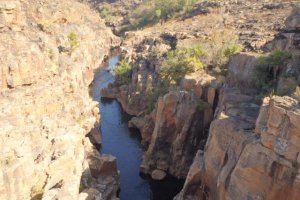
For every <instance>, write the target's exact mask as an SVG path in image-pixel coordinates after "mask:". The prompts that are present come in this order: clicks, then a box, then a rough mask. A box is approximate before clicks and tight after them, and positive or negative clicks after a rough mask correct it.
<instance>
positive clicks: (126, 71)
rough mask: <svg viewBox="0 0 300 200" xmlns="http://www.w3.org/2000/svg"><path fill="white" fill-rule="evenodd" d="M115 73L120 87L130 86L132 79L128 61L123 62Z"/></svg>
mask: <svg viewBox="0 0 300 200" xmlns="http://www.w3.org/2000/svg"><path fill="white" fill-rule="evenodd" d="M113 71H114V73H115V75H116V78H117V82H118V83H119V84H120V85H126V84H129V82H130V78H131V66H130V64H129V62H128V61H127V60H121V61H120V62H119V63H118V65H117V66H116V68H115V69H114V70H113Z"/></svg>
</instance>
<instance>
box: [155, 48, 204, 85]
mask: <svg viewBox="0 0 300 200" xmlns="http://www.w3.org/2000/svg"><path fill="white" fill-rule="evenodd" d="M203 55H204V52H203V50H202V48H201V47H200V46H197V47H193V48H181V49H177V50H174V51H170V52H169V53H168V54H167V59H166V60H165V61H163V63H162V66H161V71H160V76H161V78H162V80H163V81H164V82H166V84H169V85H170V84H174V83H175V84H176V85H178V84H179V83H180V81H181V79H182V78H183V77H184V76H185V75H188V74H191V73H193V72H195V71H198V70H202V69H203V64H202V62H201V58H202V56H203Z"/></svg>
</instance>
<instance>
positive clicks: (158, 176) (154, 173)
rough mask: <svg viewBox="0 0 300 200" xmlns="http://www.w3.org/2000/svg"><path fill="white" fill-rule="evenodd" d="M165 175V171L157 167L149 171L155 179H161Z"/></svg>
mask: <svg viewBox="0 0 300 200" xmlns="http://www.w3.org/2000/svg"><path fill="white" fill-rule="evenodd" d="M166 176H167V174H166V172H165V171H163V170H159V169H155V170H153V171H152V173H151V178H152V179H154V180H157V181H161V180H163V179H164V178H165V177H166Z"/></svg>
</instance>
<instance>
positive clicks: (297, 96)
mask: <svg viewBox="0 0 300 200" xmlns="http://www.w3.org/2000/svg"><path fill="white" fill-rule="evenodd" d="M292 97H293V98H295V99H297V100H298V101H300V87H299V86H298V87H297V88H296V90H295V92H294V94H293V95H292Z"/></svg>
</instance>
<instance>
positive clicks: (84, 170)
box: [0, 0, 119, 200]
mask: <svg viewBox="0 0 300 200" xmlns="http://www.w3.org/2000/svg"><path fill="white" fill-rule="evenodd" d="M0 40H1V41H2V42H1V44H0V49H1V58H0V63H1V64H0V91H1V93H0V94H1V97H0V110H1V112H0V134H1V137H0V138H1V139H0V152H1V162H0V163H1V171H0V199H9V200H18V199H20V200H21V199H22V200H23V199H72V200H74V199H92V198H94V197H95V196H97V198H100V199H112V198H114V196H115V194H116V190H117V188H118V183H117V182H118V180H117V179H118V173H117V170H116V167H115V165H116V163H115V159H114V158H111V157H109V156H101V155H100V154H99V153H98V151H97V150H95V149H94V147H93V146H92V145H91V143H90V141H89V140H88V138H87V137H86V135H87V134H88V133H89V132H90V131H91V130H92V129H93V128H94V127H95V126H97V123H98V122H97V120H96V119H99V110H98V108H97V103H95V102H93V101H92V100H91V98H90V96H89V94H88V86H89V84H90V83H91V81H92V80H93V69H95V68H96V67H98V66H99V64H100V63H101V62H102V60H103V57H104V56H105V55H106V54H107V53H108V50H109V48H110V46H112V45H117V44H118V42H119V41H118V40H117V39H116V38H114V36H113V34H112V33H111V31H109V30H108V29H107V28H106V27H105V26H104V25H103V22H102V21H101V20H100V19H99V18H98V15H97V14H96V13H94V12H93V11H92V10H91V9H89V8H88V7H87V6H85V5H83V4H81V3H78V2H76V1H72V0H67V1H56V0H54V1H47V0H30V1H19V0H13V1H6V0H2V1H0ZM107 165H110V166H111V167H110V168H111V171H109V172H107V170H104V169H105V168H107Z"/></svg>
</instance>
